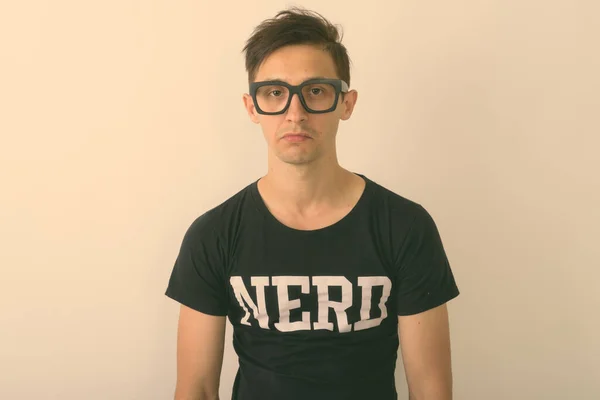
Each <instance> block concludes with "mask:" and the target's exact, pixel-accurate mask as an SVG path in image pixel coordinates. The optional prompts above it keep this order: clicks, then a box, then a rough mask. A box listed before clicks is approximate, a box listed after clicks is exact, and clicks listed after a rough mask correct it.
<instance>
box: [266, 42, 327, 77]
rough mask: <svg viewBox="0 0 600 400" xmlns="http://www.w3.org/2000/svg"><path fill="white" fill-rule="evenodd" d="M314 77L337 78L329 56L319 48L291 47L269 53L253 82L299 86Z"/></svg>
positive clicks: (308, 46)
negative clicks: (270, 81)
mask: <svg viewBox="0 0 600 400" xmlns="http://www.w3.org/2000/svg"><path fill="white" fill-rule="evenodd" d="M316 76H319V77H327V78H338V76H337V73H336V71H335V64H334V62H333V58H332V57H331V55H330V54H329V53H327V52H326V51H325V50H322V48H321V47H319V46H315V45H292V46H285V47H282V48H280V49H277V50H276V51H274V52H273V53H271V54H270V55H269V56H268V57H267V58H266V59H265V60H264V61H263V63H262V64H261V65H260V67H259V68H258V71H257V73H256V79H255V80H256V81H257V82H258V81H266V80H283V81H286V82H288V83H291V84H300V83H302V82H303V81H305V80H307V79H309V78H313V77H316Z"/></svg>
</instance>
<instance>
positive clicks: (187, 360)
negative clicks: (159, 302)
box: [175, 305, 225, 400]
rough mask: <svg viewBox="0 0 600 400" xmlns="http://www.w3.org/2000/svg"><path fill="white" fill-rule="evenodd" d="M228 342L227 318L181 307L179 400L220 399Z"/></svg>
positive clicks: (177, 390)
mask: <svg viewBox="0 0 600 400" xmlns="http://www.w3.org/2000/svg"><path fill="white" fill-rule="evenodd" d="M224 343H225V317H222V316H213V315H208V314H203V313H201V312H198V311H196V310H193V309H191V308H189V307H186V306H184V305H182V306H181V311H180V314H179V326H178V331H177V385H176V389H175V400H219V381H220V378H221V368H222V365H223V349H224Z"/></svg>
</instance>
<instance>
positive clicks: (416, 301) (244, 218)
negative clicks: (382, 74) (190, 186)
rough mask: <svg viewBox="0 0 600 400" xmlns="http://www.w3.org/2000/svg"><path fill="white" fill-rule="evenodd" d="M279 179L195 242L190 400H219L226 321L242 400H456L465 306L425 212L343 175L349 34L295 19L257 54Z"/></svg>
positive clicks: (254, 83)
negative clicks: (455, 340) (452, 311)
mask: <svg viewBox="0 0 600 400" xmlns="http://www.w3.org/2000/svg"><path fill="white" fill-rule="evenodd" d="M244 50H245V52H246V68H247V71H248V75H249V82H250V90H249V93H248V94H245V95H244V96H243V101H244V105H245V107H246V110H247V111H248V115H249V116H250V119H251V120H252V121H253V122H254V123H256V124H259V125H260V126H261V128H262V131H263V134H264V137H265V140H266V142H267V146H268V150H269V151H268V171H267V173H266V175H265V176H263V177H262V178H260V179H258V180H256V181H254V182H253V183H251V184H249V185H248V186H247V187H245V188H244V189H243V190H241V191H240V192H239V193H237V194H236V195H234V196H232V197H231V198H229V199H227V200H226V201H225V202H223V203H222V204H220V205H219V206H217V207H215V208H213V209H211V210H210V211H208V212H206V213H204V214H203V215H201V216H200V217H199V218H198V219H197V220H196V221H194V222H193V223H192V224H191V226H190V227H189V229H188V231H187V232H186V234H185V236H184V239H183V243H182V245H181V249H180V253H179V255H178V258H177V260H176V263H175V266H174V268H173V271H172V275H171V278H170V280H169V284H168V288H167V291H166V295H167V296H169V297H171V298H173V299H175V300H176V301H178V302H180V303H181V313H180V320H179V327H178V350H177V385H176V386H177V387H176V393H175V398H176V399H177V400H184V399H186V400H188V399H189V400H191V399H194V400H208V399H211V400H213V399H218V390H219V380H220V374H221V368H222V360H223V348H224V333H225V318H226V317H228V318H229V320H230V322H231V324H232V325H233V328H234V336H233V345H234V348H235V351H236V353H237V355H238V357H239V369H238V372H237V376H236V379H235V383H234V388H233V399H235V400H250V399H259V400H296V399H298V400H300V399H301V400H306V399H311V400H321V399H327V400H331V399H340V400H358V399H360V400H392V399H397V393H396V389H395V383H394V382H395V380H394V373H395V366H396V359H397V350H398V348H399V346H400V348H401V352H402V355H403V361H404V365H405V370H406V376H407V381H408V385H409V391H410V398H411V399H415V400H448V399H451V397H452V373H451V361H450V358H451V357H450V339H449V333H448V330H449V328H448V314H447V309H446V305H445V303H446V302H447V301H449V300H450V299H452V298H454V297H456V296H457V295H458V293H459V291H458V288H457V286H456V283H455V280H454V277H453V274H452V271H451V269H450V266H449V263H448V260H447V258H446V255H445V252H444V249H443V246H442V242H441V239H440V236H439V234H438V231H437V228H436V225H435V223H434V221H433V220H432V218H431V217H430V215H429V214H428V212H427V211H426V210H425V209H424V208H423V207H421V206H420V205H419V204H416V203H415V202H412V201H410V200H408V199H406V198H404V197H401V196H400V195H397V194H395V193H393V192H391V191H389V190H387V189H385V188H384V187H382V186H380V185H378V184H376V183H375V182H374V181H372V180H370V179H369V178H367V177H366V176H364V175H360V174H355V173H352V172H350V171H348V170H346V169H344V168H342V167H341V166H340V165H339V164H338V160H337V156H336V141H335V139H336V133H337V130H338V124H339V122H340V120H348V119H349V118H350V116H351V114H352V110H353V108H354V106H355V104H356V100H357V92H356V91H355V90H349V88H348V85H349V84H350V76H349V75H350V73H349V69H350V68H349V59H348V55H347V52H346V49H345V47H344V46H343V45H342V44H341V43H340V38H339V34H338V31H337V30H336V28H335V27H334V26H333V25H331V24H330V23H329V22H328V21H327V20H325V19H324V18H323V17H321V16H320V15H319V14H316V13H312V12H309V11H304V10H299V9H290V10H286V11H282V12H280V13H279V14H277V16H276V17H275V18H273V19H271V20H267V21H265V22H263V23H262V24H261V25H259V26H258V27H257V28H256V30H255V31H254V33H253V35H252V37H251V38H250V39H249V40H248V42H247V43H246V47H245V48H244Z"/></svg>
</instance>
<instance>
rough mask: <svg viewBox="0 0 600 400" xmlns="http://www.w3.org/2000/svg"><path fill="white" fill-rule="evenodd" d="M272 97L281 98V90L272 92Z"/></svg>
mask: <svg viewBox="0 0 600 400" xmlns="http://www.w3.org/2000/svg"><path fill="white" fill-rule="evenodd" d="M271 96H275V97H279V96H281V90H272V91H271Z"/></svg>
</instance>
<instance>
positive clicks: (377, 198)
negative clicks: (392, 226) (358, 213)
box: [364, 177, 430, 223]
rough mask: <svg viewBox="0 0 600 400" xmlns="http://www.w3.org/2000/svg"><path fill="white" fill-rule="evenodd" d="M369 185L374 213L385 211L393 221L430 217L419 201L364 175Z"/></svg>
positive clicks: (406, 221) (409, 221)
mask: <svg viewBox="0 0 600 400" xmlns="http://www.w3.org/2000/svg"><path fill="white" fill-rule="evenodd" d="M364 178H365V179H367V183H368V184H369V185H370V187H371V191H372V205H373V210H374V211H375V212H376V213H385V214H386V217H388V218H391V219H392V221H393V222H405V223H411V222H412V221H415V220H416V219H421V220H422V219H423V218H428V217H430V215H429V212H428V211H427V210H426V209H425V207H423V206H422V205H421V204H420V203H418V202H416V201H415V200H413V199H410V198H408V197H405V196H403V195H401V194H400V193H398V192H396V191H393V190H391V189H389V188H388V187H386V186H383V185H382V184H380V183H378V182H376V181H374V180H372V179H369V178H367V177H364Z"/></svg>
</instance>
